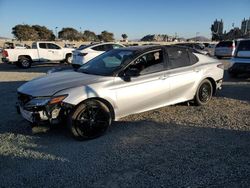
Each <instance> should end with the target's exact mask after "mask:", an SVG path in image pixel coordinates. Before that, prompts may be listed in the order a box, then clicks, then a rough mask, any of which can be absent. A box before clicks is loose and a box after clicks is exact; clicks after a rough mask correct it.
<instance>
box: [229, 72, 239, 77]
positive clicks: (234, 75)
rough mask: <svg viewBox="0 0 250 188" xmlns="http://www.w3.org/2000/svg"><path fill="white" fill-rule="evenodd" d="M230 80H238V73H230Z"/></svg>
mask: <svg viewBox="0 0 250 188" xmlns="http://www.w3.org/2000/svg"><path fill="white" fill-rule="evenodd" d="M228 74H229V76H230V78H237V76H238V74H237V73H232V72H228Z"/></svg>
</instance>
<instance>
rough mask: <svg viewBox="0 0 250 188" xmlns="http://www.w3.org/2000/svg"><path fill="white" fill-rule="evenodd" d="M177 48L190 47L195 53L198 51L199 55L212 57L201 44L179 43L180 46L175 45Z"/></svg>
mask: <svg viewBox="0 0 250 188" xmlns="http://www.w3.org/2000/svg"><path fill="white" fill-rule="evenodd" d="M175 45H177V46H186V47H189V48H191V49H193V50H195V51H197V52H198V53H201V54H203V55H208V56H209V55H210V53H209V51H208V50H205V49H204V48H205V47H204V45H203V44H199V43H178V44H175Z"/></svg>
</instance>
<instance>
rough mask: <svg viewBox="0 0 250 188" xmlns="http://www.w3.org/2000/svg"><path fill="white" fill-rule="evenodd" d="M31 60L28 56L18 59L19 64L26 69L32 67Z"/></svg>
mask: <svg viewBox="0 0 250 188" xmlns="http://www.w3.org/2000/svg"><path fill="white" fill-rule="evenodd" d="M31 62H32V61H31V59H29V58H27V57H20V58H19V59H18V62H17V66H18V67H21V68H24V69H27V68H30V67H31Z"/></svg>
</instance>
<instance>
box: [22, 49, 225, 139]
mask: <svg viewBox="0 0 250 188" xmlns="http://www.w3.org/2000/svg"><path fill="white" fill-rule="evenodd" d="M223 73H224V70H223V64H221V63H220V62H219V61H218V60H216V59H214V58H210V57H208V56H205V55H202V54H196V53H193V52H192V51H191V50H188V49H187V48H182V47H177V46H138V47H128V48H119V49H114V50H111V51H109V52H106V53H104V54H101V55H100V56H98V57H96V58H94V59H92V60H90V61H89V62H88V63H86V64H84V65H82V67H80V68H79V69H78V70H75V71H73V70H72V71H65V72H57V73H53V74H49V75H47V76H43V77H40V78H36V79H34V80H32V81H29V82H27V83H25V84H23V85H22V86H21V87H19V88H18V90H17V91H18V103H17V109H18V111H19V112H20V113H21V115H22V116H23V117H24V118H25V119H26V120H28V121H30V122H32V123H34V124H36V123H38V124H42V123H51V124H54V123H58V122H61V121H65V120H66V119H68V126H69V127H70V130H71V132H72V134H73V136H74V137H75V138H76V139H79V140H83V139H89V138H95V137H98V136H100V135H102V134H103V133H104V132H105V131H106V130H107V128H108V127H109V125H110V124H111V122H112V121H113V120H118V119H119V118H121V117H124V116H127V115H130V114H135V113H140V112H144V111H148V110H152V109H155V108H159V107H163V106H167V105H173V104H177V103H182V102H185V101H194V102H195V104H196V105H206V104H207V103H208V102H209V101H210V99H211V97H212V95H213V94H214V93H215V92H216V90H217V89H218V88H220V87H221V84H222V78H223Z"/></svg>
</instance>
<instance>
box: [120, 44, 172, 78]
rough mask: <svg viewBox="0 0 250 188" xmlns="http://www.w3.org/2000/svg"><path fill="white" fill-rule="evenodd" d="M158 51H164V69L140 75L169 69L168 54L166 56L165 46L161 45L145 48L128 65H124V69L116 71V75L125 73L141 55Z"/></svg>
mask: <svg viewBox="0 0 250 188" xmlns="http://www.w3.org/2000/svg"><path fill="white" fill-rule="evenodd" d="M157 51H162V53H163V65H164V69H163V70H161V71H155V72H150V73H148V74H143V75H140V76H145V75H149V74H154V73H158V72H164V71H166V70H168V69H167V62H166V56H165V55H166V53H165V48H163V47H159V48H156V49H150V50H145V51H143V52H142V53H140V54H139V55H137V56H135V57H134V58H133V60H132V61H130V62H129V63H128V64H127V65H126V66H124V67H123V68H122V69H120V71H118V72H117V73H116V76H118V77H119V75H120V74H121V73H123V72H124V71H125V70H126V69H127V68H128V67H129V66H130V65H131V64H132V63H134V62H135V61H136V60H137V59H139V58H140V57H142V56H144V55H145V54H148V53H151V52H157Z"/></svg>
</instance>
